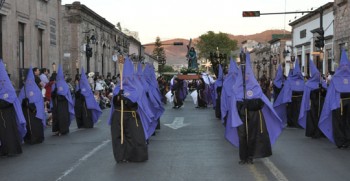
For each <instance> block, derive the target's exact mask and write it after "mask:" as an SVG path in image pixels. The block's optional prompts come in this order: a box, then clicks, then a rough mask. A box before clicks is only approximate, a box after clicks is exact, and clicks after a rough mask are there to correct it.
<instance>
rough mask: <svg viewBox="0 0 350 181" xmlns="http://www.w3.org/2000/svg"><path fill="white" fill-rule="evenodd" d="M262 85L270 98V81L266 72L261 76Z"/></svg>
mask: <svg viewBox="0 0 350 181" xmlns="http://www.w3.org/2000/svg"><path fill="white" fill-rule="evenodd" d="M260 87H261V89H262V91H263V93H264V94H265V95H266V97H267V98H268V99H269V100H270V98H271V97H270V81H269V80H268V79H267V77H266V74H265V73H264V74H263V75H262V76H261V78H260Z"/></svg>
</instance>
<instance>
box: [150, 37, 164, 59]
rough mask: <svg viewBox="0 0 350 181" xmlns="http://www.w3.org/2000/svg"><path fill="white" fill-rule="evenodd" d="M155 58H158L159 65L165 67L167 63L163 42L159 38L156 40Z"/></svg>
mask: <svg viewBox="0 0 350 181" xmlns="http://www.w3.org/2000/svg"><path fill="white" fill-rule="evenodd" d="M154 46H155V47H154V49H153V54H152V55H153V56H154V57H156V58H157V61H158V64H160V65H164V64H165V63H166V56H165V51H164V48H163V47H162V42H161V41H160V38H159V36H158V37H157V38H156V42H155V43H154Z"/></svg>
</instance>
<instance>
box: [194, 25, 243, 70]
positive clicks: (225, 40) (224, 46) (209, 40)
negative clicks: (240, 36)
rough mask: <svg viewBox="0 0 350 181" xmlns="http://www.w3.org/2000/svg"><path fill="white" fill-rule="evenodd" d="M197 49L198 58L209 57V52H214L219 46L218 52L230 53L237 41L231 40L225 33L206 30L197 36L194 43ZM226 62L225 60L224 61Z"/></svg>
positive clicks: (235, 46)
mask: <svg viewBox="0 0 350 181" xmlns="http://www.w3.org/2000/svg"><path fill="white" fill-rule="evenodd" d="M196 47H197V48H198V50H199V57H200V58H209V56H210V52H212V53H215V52H216V48H219V51H220V53H222V54H226V55H228V56H229V55H231V51H233V50H236V49H237V41H236V40H231V39H230V38H229V37H228V35H227V34H226V33H221V32H219V33H218V34H216V33H214V32H213V31H208V32H207V33H206V34H203V35H201V36H200V37H199V41H198V43H197V45H196ZM226 63H227V62H226Z"/></svg>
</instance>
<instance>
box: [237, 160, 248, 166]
mask: <svg viewBox="0 0 350 181" xmlns="http://www.w3.org/2000/svg"><path fill="white" fill-rule="evenodd" d="M246 163H247V161H245V160H240V161H239V162H238V164H240V165H244V164H246Z"/></svg>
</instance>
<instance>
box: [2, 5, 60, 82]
mask: <svg viewBox="0 0 350 181" xmlns="http://www.w3.org/2000/svg"><path fill="white" fill-rule="evenodd" d="M60 13H61V0H55V1H49V0H11V1H5V3H4V5H3V7H2V8H1V10H0V21H1V22H0V35H1V36H0V42H1V44H0V57H1V58H2V59H3V60H4V63H5V64H6V69H7V71H8V73H9V74H10V75H11V80H12V81H13V83H14V86H15V88H16V89H19V88H20V87H21V86H22V80H21V79H22V74H24V76H23V77H25V76H26V75H25V74H26V72H27V70H28V68H29V67H30V66H33V67H38V68H51V64H52V63H53V62H56V63H57V62H58V61H59V60H61V58H62V54H60V52H61V49H60V48H61V41H60V32H61V29H60V27H61V26H60V25H61V20H60ZM22 70H26V71H22ZM51 71H52V70H51Z"/></svg>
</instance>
